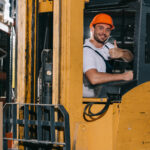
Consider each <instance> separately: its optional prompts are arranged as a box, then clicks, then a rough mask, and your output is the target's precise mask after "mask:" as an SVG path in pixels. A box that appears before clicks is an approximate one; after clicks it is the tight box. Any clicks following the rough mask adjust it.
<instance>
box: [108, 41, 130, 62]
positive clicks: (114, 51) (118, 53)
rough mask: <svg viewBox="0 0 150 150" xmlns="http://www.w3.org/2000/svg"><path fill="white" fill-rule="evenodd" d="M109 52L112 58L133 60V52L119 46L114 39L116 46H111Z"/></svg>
mask: <svg viewBox="0 0 150 150" xmlns="http://www.w3.org/2000/svg"><path fill="white" fill-rule="evenodd" d="M109 54H110V58H111V59H116V58H122V59H123V60H125V61H126V62H130V61H132V60H133V54H132V53H131V51H129V50H127V49H122V48H119V47H118V46H117V43H116V41H114V48H111V49H110V50H109Z"/></svg>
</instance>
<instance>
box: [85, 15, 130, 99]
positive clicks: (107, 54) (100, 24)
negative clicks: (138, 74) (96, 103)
mask: <svg viewBox="0 0 150 150" xmlns="http://www.w3.org/2000/svg"><path fill="white" fill-rule="evenodd" d="M114 28H115V27H114V25H113V20H112V18H111V16H109V15H108V14H105V13H101V14H98V15H96V16H95V17H94V19H93V20H92V22H91V24H90V30H91V38H90V39H87V40H86V41H85V44H84V52H83V73H84V85H83V96H84V97H94V89H93V88H92V86H91V85H96V84H103V83H107V82H112V81H119V80H124V81H129V80H132V79H133V72H132V71H128V72H125V73H120V74H112V73H108V72H109V71H107V70H108V64H107V61H108V59H115V58H122V59H123V60H124V61H127V62H130V61H132V59H133V55H132V53H131V52H130V51H128V50H125V49H121V48H118V47H117V44H116V41H114V45H113V44H111V43H109V42H107V40H108V39H109V37H110V33H111V30H113V29H114ZM88 82H89V83H88ZM86 83H88V84H86Z"/></svg>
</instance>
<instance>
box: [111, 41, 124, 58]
mask: <svg viewBox="0 0 150 150" xmlns="http://www.w3.org/2000/svg"><path fill="white" fill-rule="evenodd" d="M109 54H110V58H111V59H116V58H122V56H123V51H122V49H121V48H118V46H117V41H116V40H115V41H114V48H111V49H109Z"/></svg>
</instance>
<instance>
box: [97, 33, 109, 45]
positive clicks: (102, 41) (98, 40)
mask: <svg viewBox="0 0 150 150" xmlns="http://www.w3.org/2000/svg"><path fill="white" fill-rule="evenodd" d="M103 36H104V37H107V36H106V35H105V34H103ZM94 39H95V40H96V41H97V42H98V43H101V44H105V42H106V40H107V39H106V40H100V39H99V37H98V35H97V34H96V33H94Z"/></svg>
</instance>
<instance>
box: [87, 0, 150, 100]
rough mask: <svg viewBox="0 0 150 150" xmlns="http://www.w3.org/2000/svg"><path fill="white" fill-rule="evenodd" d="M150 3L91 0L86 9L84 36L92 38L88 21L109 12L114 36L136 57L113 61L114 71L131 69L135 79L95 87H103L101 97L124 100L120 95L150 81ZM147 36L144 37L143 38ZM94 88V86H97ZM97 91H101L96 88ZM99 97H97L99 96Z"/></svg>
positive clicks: (119, 45)
mask: <svg viewBox="0 0 150 150" xmlns="http://www.w3.org/2000/svg"><path fill="white" fill-rule="evenodd" d="M149 7H150V2H149V1H148V0H140V1H137V0H132V1H129V0H128V1H123V0H115V1H110V0H105V1H104V0H102V1H98V0H91V1H90V2H89V3H87V4H86V5H85V10H84V39H87V38H89V36H90V34H89V33H90V29H89V24H90V22H91V20H92V19H93V17H94V16H95V15H96V14H98V13H107V14H109V15H110V16H111V17H112V18H113V21H114V25H115V30H113V31H112V33H111V36H112V37H113V39H115V40H116V41H117V45H118V47H120V48H123V49H128V50H130V51H131V52H132V53H133V55H134V60H133V61H132V62H130V63H126V62H123V61H120V60H119V61H118V60H114V61H113V62H112V65H113V67H114V70H113V73H122V72H125V71H129V70H132V71H133V73H134V79H133V80H132V81H117V82H110V83H106V84H102V85H97V86H96V88H97V89H98V88H99V87H100V88H99V89H101V94H100V95H99V96H98V97H99V98H104V97H108V95H109V96H110V97H111V98H112V99H116V100H121V96H122V95H123V94H124V93H126V92H127V91H129V90H130V89H132V88H133V87H135V86H137V85H139V84H141V83H144V82H146V81H148V80H149V76H150V70H149V68H150V50H149V46H150V29H149V26H150V9H149ZM143 37H144V38H143ZM94 88H95V87H94ZM97 91H98V90H97ZM96 97H97V96H96Z"/></svg>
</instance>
